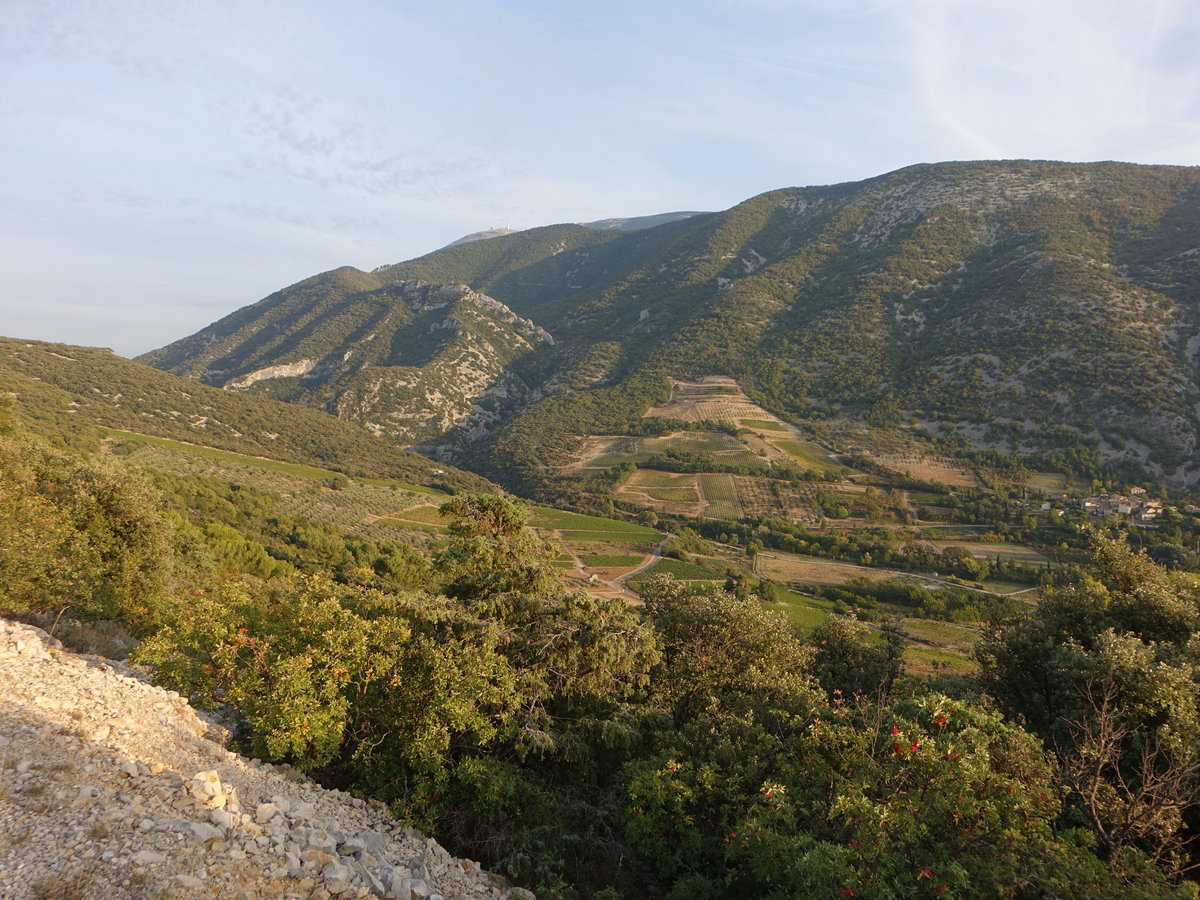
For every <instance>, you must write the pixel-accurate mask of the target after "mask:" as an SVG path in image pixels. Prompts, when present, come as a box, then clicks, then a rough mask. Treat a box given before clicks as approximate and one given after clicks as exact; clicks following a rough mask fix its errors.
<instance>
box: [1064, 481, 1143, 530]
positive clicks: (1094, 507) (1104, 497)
mask: <svg viewBox="0 0 1200 900" xmlns="http://www.w3.org/2000/svg"><path fill="white" fill-rule="evenodd" d="M1078 503H1079V505H1080V507H1082V509H1083V511H1084V512H1086V513H1087V514H1088V515H1089V516H1091V517H1092V518H1095V519H1105V518H1108V517H1109V516H1128V517H1129V519H1130V521H1131V522H1135V523H1137V524H1140V525H1148V524H1150V523H1152V522H1154V521H1155V520H1156V519H1158V517H1159V516H1161V515H1162V514H1163V508H1164V507H1163V503H1162V501H1161V500H1154V499H1151V498H1149V497H1147V496H1146V491H1145V489H1144V488H1137V487H1135V488H1133V489H1132V490H1131V491H1130V492H1129V494H1099V495H1097V496H1095V497H1084V498H1083V499H1082V500H1079V501H1078Z"/></svg>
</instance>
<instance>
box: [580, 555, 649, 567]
mask: <svg viewBox="0 0 1200 900" xmlns="http://www.w3.org/2000/svg"><path fill="white" fill-rule="evenodd" d="M579 558H580V559H582V560H583V564H584V565H585V566H587V567H589V568H592V569H616V568H620V569H626V568H627V569H632V568H633V567H634V566H640V565H641V564H642V561H643V560H644V559H645V558H646V557H644V556H630V555H627V554H620V553H584V554H581V555H580V557H579Z"/></svg>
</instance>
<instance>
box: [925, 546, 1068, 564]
mask: <svg viewBox="0 0 1200 900" xmlns="http://www.w3.org/2000/svg"><path fill="white" fill-rule="evenodd" d="M934 543H935V545H936V546H937V547H938V549H939V550H941V549H945V548H946V547H962V548H963V549H964V550H966V551H967V552H968V553H970V554H971V555H972V556H973V557H975V558H976V559H994V558H995V557H997V556H999V557H1000V559H1002V560H1004V561H1006V562H1028V563H1038V564H1039V565H1045V564H1046V563H1048V562H1049V560H1048V559H1047V558H1046V557H1045V555H1044V554H1041V553H1038V552H1037V551H1036V550H1034V549H1033V548H1032V547H1026V546H1025V545H1024V544H981V543H979V542H978V541H935V542H934Z"/></svg>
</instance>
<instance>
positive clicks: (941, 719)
mask: <svg viewBox="0 0 1200 900" xmlns="http://www.w3.org/2000/svg"><path fill="white" fill-rule="evenodd" d="M948 721H949V720H948V719H947V718H946V717H945V716H938V717H937V723H938V724H939V725H945V724H946V722H948Z"/></svg>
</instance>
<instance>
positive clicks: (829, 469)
mask: <svg viewBox="0 0 1200 900" xmlns="http://www.w3.org/2000/svg"><path fill="white" fill-rule="evenodd" d="M774 443H775V446H777V447H781V448H783V449H784V450H786V451H787V454H788V455H789V456H790V457H792V459H794V460H796V461H797V462H802V463H804V465H806V466H808V467H809V468H810V469H815V470H816V471H818V472H824V473H826V474H831V475H833V474H837V473H839V472H844V471H846V468H847V467H846V466H843V465H842V464H841V463H840V462H838V461H837V460H836V459H835V458H834V457H833V455H832V454H831V453H830V452H829V451H828V450H826V449H825V448H824V447H822V446H821V445H820V444H814V443H813V442H812V441H775V442H774Z"/></svg>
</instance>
